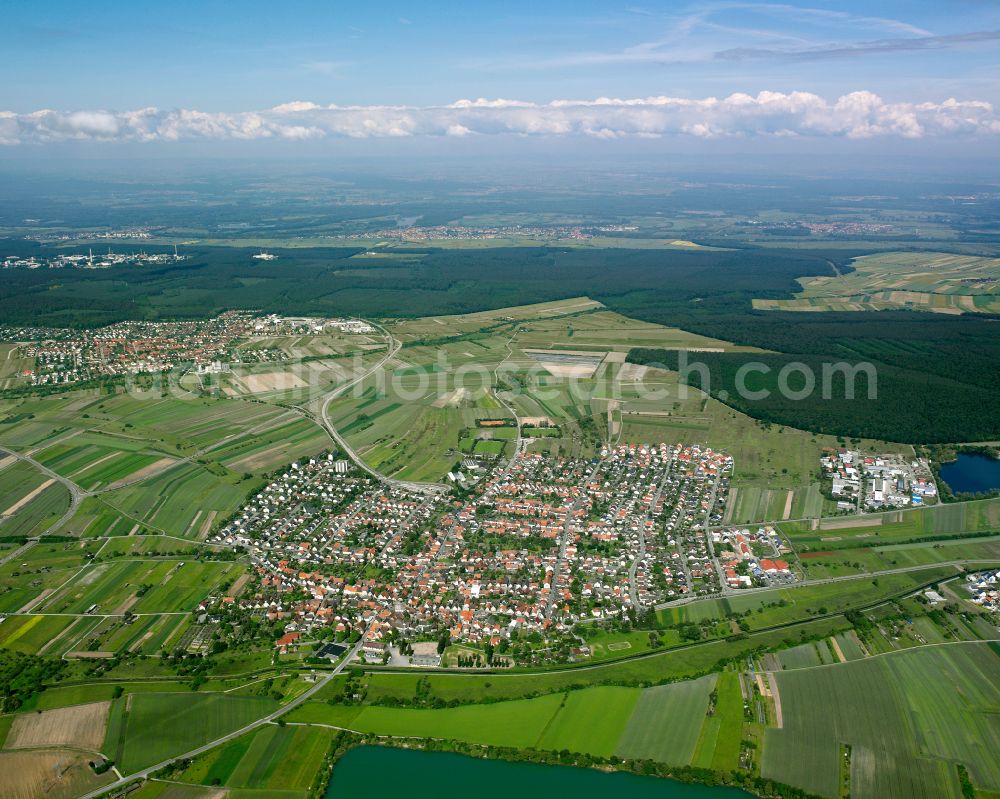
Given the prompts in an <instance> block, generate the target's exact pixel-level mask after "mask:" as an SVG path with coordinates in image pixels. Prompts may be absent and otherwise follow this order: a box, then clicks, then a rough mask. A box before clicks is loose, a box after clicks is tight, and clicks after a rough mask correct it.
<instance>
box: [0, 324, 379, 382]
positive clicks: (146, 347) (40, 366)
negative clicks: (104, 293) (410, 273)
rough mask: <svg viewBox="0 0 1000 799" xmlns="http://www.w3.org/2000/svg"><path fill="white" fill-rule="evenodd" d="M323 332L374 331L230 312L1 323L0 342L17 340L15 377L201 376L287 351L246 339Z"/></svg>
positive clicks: (25, 379)
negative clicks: (60, 324) (167, 318)
mask: <svg viewBox="0 0 1000 799" xmlns="http://www.w3.org/2000/svg"><path fill="white" fill-rule="evenodd" d="M323 332H327V333H344V334H368V333H374V332H376V331H375V328H373V327H372V326H371V325H369V324H368V323H367V322H360V321H357V320H354V319H318V318H306V317H296V318H286V317H281V316H277V315H274V314H271V315H269V316H265V317H259V316H257V315H256V314H254V313H251V312H246V311H230V312H227V313H224V314H221V315H220V316H217V317H215V318H213V319H209V320H207V321H201V322H119V323H117V324H113V325H108V326H107V327H101V328H97V329H95V330H73V329H69V328H66V329H62V328H57V329H51V328H23V327H22V328H13V327H9V328H0V341H14V342H18V343H19V346H18V347H17V348H16V349H15V350H14V351H13V352H12V354H11V356H10V357H11V358H12V359H13V360H20V361H22V364H23V365H22V366H21V367H20V368H19V372H18V374H17V375H16V376H15V380H16V381H20V382H21V383H23V384H25V385H27V384H30V385H35V386H57V385H63V384H74V383H80V382H84V381H87V380H93V379H97V378H106V377H112V378H113V377H117V376H123V375H140V374H156V373H160V372H165V371H169V370H171V369H174V368H176V367H178V366H182V365H183V366H190V367H191V368H193V369H194V370H195V372H197V373H199V374H200V373H206V372H221V371H225V370H226V369H228V368H229V364H231V363H235V364H253V363H268V362H275V361H283V360H287V358H288V355H287V354H286V353H285V352H284V351H283V350H282V349H280V348H279V347H275V346H266V342H259V343H263V344H265V346H256V345H255V346H252V347H247V346H243V345H245V344H247V343H248V342H254V340H255V339H266V338H268V337H273V336H283V335H296V334H303V333H307V334H313V335H314V334H317V333H323ZM256 343H258V342H255V344H256ZM15 385H16V382H15Z"/></svg>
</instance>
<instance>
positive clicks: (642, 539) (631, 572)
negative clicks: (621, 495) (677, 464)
mask: <svg viewBox="0 0 1000 799" xmlns="http://www.w3.org/2000/svg"><path fill="white" fill-rule="evenodd" d="M673 468H674V464H673V461H671V463H670V466H669V468H668V469H667V470H666V472H664V474H663V477H662V478H661V479H660V483H659V485H657V486H656V493H654V494H653V501H652V502H650V503H649V510H647V511H646V513H645V515H644V516H643V517H642V522H640V524H639V552H638V554H637V555H636V556H635V559H634V560H633V561H632V564H631V565H630V566H629V567H628V593H629V597H630V598H631V600H632V607H633V608H641V607H643V605H642V603H641V602H640V601H639V589H638V587H637V586H636V584H635V575H636V572H638V571H639V564H640V563H641V562H642V561H644V560H645V559H646V522H647V521H649V518H650V517H651V516H652V514H653V510H654V509H655V508H656V503H657V502H659V501H660V494H662V493H663V484H664V483H665V482H666V481H667V478H668V477H669V476H670V473H671V472H672V471H673ZM653 535H656V532H655V530H654V532H653Z"/></svg>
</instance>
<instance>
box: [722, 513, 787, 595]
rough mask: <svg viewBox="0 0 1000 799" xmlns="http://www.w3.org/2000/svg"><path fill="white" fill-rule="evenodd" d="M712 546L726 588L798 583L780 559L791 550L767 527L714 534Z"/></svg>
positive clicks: (731, 529) (732, 529)
mask: <svg viewBox="0 0 1000 799" xmlns="http://www.w3.org/2000/svg"><path fill="white" fill-rule="evenodd" d="M712 543H713V546H714V547H715V550H716V552H717V553H718V558H719V565H720V566H721V567H722V570H723V574H724V576H725V581H726V586H727V587H728V588H753V587H763V586H775V585H788V584H790V583H794V582H795V581H796V580H797V577H796V576H795V573H794V572H793V571H792V568H791V566H790V565H789V563H788V561H787V560H785V559H783V557H782V556H787V555H788V554H789V553H791V549H790V548H789V547H788V545H787V544H786V543H785V541H784V539H782V537H781V536H780V535H779V534H778V532H777V531H776V530H775V529H774V528H773V527H771V526H769V525H761V526H759V527H757V528H756V529H753V528H750V527H742V528H740V527H734V528H729V529H725V530H713V531H712Z"/></svg>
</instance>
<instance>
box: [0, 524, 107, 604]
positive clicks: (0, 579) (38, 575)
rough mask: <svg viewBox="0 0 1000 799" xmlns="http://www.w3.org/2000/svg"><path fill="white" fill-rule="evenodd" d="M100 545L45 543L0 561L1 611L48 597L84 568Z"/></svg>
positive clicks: (72, 542)
mask: <svg viewBox="0 0 1000 799" xmlns="http://www.w3.org/2000/svg"><path fill="white" fill-rule="evenodd" d="M99 548H100V544H99V543H97V542H93V541H88V542H77V541H66V542H60V543H45V544H39V545H36V546H33V547H31V548H28V549H26V550H24V551H23V552H21V554H20V555H19V556H18V557H17V558H12V559H11V560H8V561H7V562H6V563H4V564H0V613H3V612H8V613H9V612H11V611H16V610H19V609H21V608H22V607H25V606H27V605H29V604H31V603H34V602H36V601H38V600H40V599H41V598H42V597H44V596H47V595H48V594H50V593H51V592H52V591H53V590H54V589H56V588H58V587H59V586H60V585H62V584H63V583H65V582H66V581H67V580H69V579H70V578H71V577H72V576H73V575H74V574H76V573H77V572H78V571H79V570H80V569H81V568H83V566H84V565H86V563H87V562H88V560H89V559H90V558H91V557H93V556H94V555H95V554H96V553H97V551H98V549H99Z"/></svg>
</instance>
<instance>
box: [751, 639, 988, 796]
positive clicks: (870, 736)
mask: <svg viewBox="0 0 1000 799" xmlns="http://www.w3.org/2000/svg"><path fill="white" fill-rule="evenodd" d="M993 646H994V645H988V644H978V643H963V644H954V645H943V646H937V647H926V648H921V649H915V650H909V651H904V652H899V653H893V654H890V655H885V656H881V657H877V658H870V659H867V660H861V661H855V662H851V663H843V664H837V665H832V666H818V667H814V668H804V669H797V670H794V671H786V672H780V673H778V674H777V675H776V679H777V683H778V689H779V692H780V695H781V705H782V713H783V717H784V726H783V728H782V729H769V730H767V734H766V738H765V746H764V755H763V761H762V773H763V774H764V776H766V777H771V778H773V779H777V780H780V781H782V782H786V783H789V784H791V785H796V786H798V787H801V788H803V789H804V790H807V791H811V792H813V793H818V794H821V795H824V796H836V795H837V791H838V781H839V777H838V774H839V764H838V748H839V744H840V743H847V744H850V746H851V747H852V755H851V791H850V792H851V795H852V796H854V797H859V799H864V797H879V798H880V799H881V798H882V797H885V798H886V799H893V798H894V797H901V798H902V797H928V799H931V798H932V797H935V798H936V797H958V796H959V790H958V779H957V774H956V771H955V768H954V766H953V765H952V763H953V762H955V761H957V762H961V763H964V764H965V765H966V767H967V768H968V770H969V774H970V775H971V777H972V780H973V782H974V783H975V784H976V785H977V786H978V787H981V788H983V789H986V790H990V791H997V790H1000V761H998V760H997V758H996V752H997V751H1000V727H998V726H997V724H996V713H997V708H998V706H1000V679H998V678H1000V655H998V653H997V652H996V650H995V649H994V648H993Z"/></svg>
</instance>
